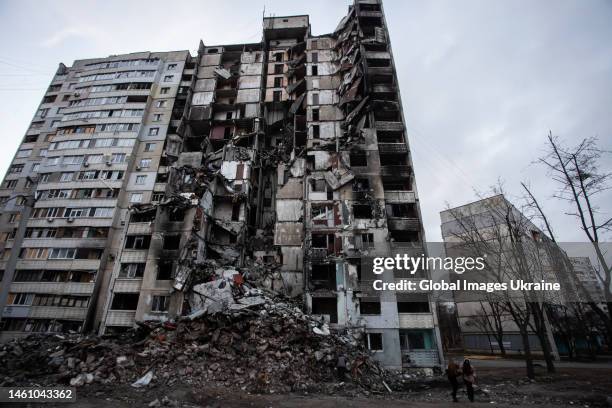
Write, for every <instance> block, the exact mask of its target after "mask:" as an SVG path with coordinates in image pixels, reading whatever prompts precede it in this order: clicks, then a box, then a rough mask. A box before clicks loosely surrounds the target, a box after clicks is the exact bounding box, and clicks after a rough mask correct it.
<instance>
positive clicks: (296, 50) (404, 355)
mask: <svg viewBox="0 0 612 408" xmlns="http://www.w3.org/2000/svg"><path fill="white" fill-rule="evenodd" d="M372 10H378V11H377V12H374V13H373V12H372ZM387 38H388V33H387V29H386V23H385V19H384V14H383V13H382V5H381V4H380V2H377V1H371V0H370V1H366V2H363V3H362V2H360V1H355V2H354V4H353V5H351V6H350V7H349V11H348V14H347V16H345V17H344V18H343V19H342V21H341V22H340V24H339V25H338V28H337V29H336V30H335V31H334V32H333V33H330V34H327V35H322V36H313V35H311V32H310V23H309V19H308V16H290V17H265V18H264V21H263V40H262V42H259V43H252V44H228V45H219V46H208V45H205V44H204V43H203V42H200V44H199V48H198V54H197V56H195V57H192V56H190V55H189V53H188V52H175V53H161V54H150V53H144V54H143V55H146V57H141V56H140V54H130V55H129V56H123V57H121V58H125V59H135V58H147V61H150V60H151V61H158V62H157V63H156V64H153V63H152V62H150V63H147V64H150V65H151V68H150V70H151V72H152V73H151V74H146V75H151V79H150V82H151V87H150V89H147V90H142V91H141V92H140V93H138V95H140V96H141V97H142V98H141V99H138V101H141V102H142V106H141V108H142V110H143V112H146V115H145V116H143V117H144V118H146V119H144V120H138V121H137V120H132V121H131V122H134V126H135V127H134V128H131V129H130V130H131V133H129V134H125V136H124V135H123V134H121V133H120V137H117V139H122V140H123V139H131V140H134V144H133V145H130V143H132V142H118V143H120V145H121V146H128V145H130V147H129V148H123V147H122V148H116V149H115V148H114V147H113V148H112V149H111V150H109V149H105V150H104V153H103V154H106V155H108V154H110V155H111V156H109V157H107V156H104V157H103V158H102V159H96V160H99V161H98V162H95V164H94V163H92V164H91V165H90V166H91V167H89V168H88V169H85V168H83V167H86V165H85V163H84V162H82V163H81V162H78V159H69V160H76V163H77V164H74V165H72V164H71V165H70V166H74V172H75V174H76V175H77V176H78V177H80V175H81V174H82V175H84V176H83V177H85V178H84V180H90V177H92V179H91V180H94V179H95V178H94V177H96V174H97V173H96V172H98V173H101V172H105V173H104V174H105V175H104V180H105V181H104V183H103V185H97V184H96V185H95V188H98V189H105V188H108V186H107V185H106V184H109V185H110V186H111V187H112V189H110V190H108V191H106V190H104V191H102V192H100V194H103V195H105V197H104V200H107V201H104V203H107V202H108V203H111V204H110V205H109V206H108V207H110V208H109V210H108V217H107V220H105V222H103V223H99V221H98V218H96V215H94V214H95V213H96V211H97V207H96V208H94V207H93V204H92V210H91V211H93V212H91V215H90V213H87V214H88V215H89V216H91V217H92V218H78V217H81V216H82V214H84V212H82V211H80V212H79V211H76V210H74V209H72V208H62V209H61V210H62V211H64V212H63V213H62V214H74V216H75V217H77V218H75V221H74V224H71V226H72V225H74V226H79V225H83V226H85V224H84V223H85V222H89V223H90V224H87V228H90V229H93V228H98V227H102V228H108V229H109V232H108V235H107V236H104V237H100V238H98V237H97V235H96V232H93V233H92V234H93V237H92V238H91V240H92V241H91V242H92V243H91V248H92V251H93V250H94V249H95V250H96V251H99V252H100V258H99V259H100V260H99V261H97V263H95V265H94V264H93V263H92V265H91V273H92V274H93V275H92V276H93V277H91V278H90V280H87V278H86V277H83V278H82V280H80V281H79V284H80V285H81V289H80V290H82V291H84V292H85V293H92V294H94V296H96V300H97V301H92V302H90V305H89V306H88V309H87V311H86V314H87V319H85V318H83V319H82V321H81V322H79V323H77V324H75V325H73V326H71V325H67V326H66V327H69V328H71V329H75V328H76V329H78V330H85V327H86V326H88V327H89V329H93V330H97V331H99V332H100V333H109V332H114V331H121V330H124V329H125V328H127V327H131V326H132V325H134V323H135V322H140V321H147V320H156V321H167V320H174V319H177V318H180V317H181V316H183V317H185V316H191V317H193V316H195V315H198V314H202V313H212V312H215V311H218V310H217V309H216V308H218V307H219V304H214V303H215V302H212V303H211V302H210V298H213V299H216V300H218V301H219V302H220V303H221V304H222V305H223V306H224V307H229V308H232V307H234V308H242V307H246V306H245V305H241V304H240V302H234V300H233V298H232V296H231V290H230V289H229V286H224V285H225V283H224V282H226V281H227V282H230V283H231V284H236V285H238V286H240V285H241V283H240V282H241V280H242V279H243V277H244V278H248V279H249V280H254V281H257V282H258V283H259V284H260V285H262V287H264V288H265V289H269V290H273V291H275V292H278V293H281V294H284V295H287V296H291V297H295V298H299V297H302V298H303V300H304V302H303V303H304V307H305V309H306V311H307V312H309V313H312V314H314V315H318V316H319V317H320V318H322V319H325V320H326V321H328V322H329V324H331V325H332V326H334V327H335V328H340V329H342V328H346V329H351V330H352V329H357V330H360V331H362V332H366V333H370V334H371V335H373V336H378V335H380V338H381V344H382V350H377V351H376V353H374V354H375V357H376V358H377V359H379V360H380V361H381V362H382V363H383V364H385V365H387V366H390V367H402V366H415V365H428V366H433V365H436V364H439V344H440V343H439V341H438V339H439V334H438V332H437V325H436V323H435V321H436V316H435V312H433V311H432V312H431V313H427V314H426V316H425V315H423V314H422V313H421V314H419V315H418V316H417V315H414V316H413V315H410V314H404V313H398V309H397V305H396V303H397V302H396V299H395V296H394V295H393V294H389V293H384V294H380V293H373V292H372V290H371V280H372V279H373V275H372V273H371V265H369V264H368V259H369V258H371V257H373V256H391V255H393V254H394V253H396V252H398V251H403V252H408V253H410V254H419V255H420V253H422V252H423V251H424V249H423V240H424V236H423V228H422V222H421V218H420V211H419V208H418V195H417V193H416V185H415V181H414V177H413V172H412V161H411V157H410V151H409V147H408V142H407V139H406V131H405V127H404V123H403V114H402V108H401V100H400V97H399V90H398V85H397V78H396V75H395V69H394V65H393V57H392V53H391V49H390V47H389V44H388V42H387ZM117 58H120V57H112V58H108V59H101V60H95V61H94V62H95V63H98V62H100V63H102V62H104V61H107V60H108V61H111V60H115V59H117ZM88 64H90V62H89V60H87V61H77V62H75V65H74V67H71V68H65V67H64V68H65V70H60V71H61V72H60V71H58V75H57V76H56V78H55V79H54V82H53V84H56V83H57V84H61V85H62V87H63V86H64V85H65V86H66V91H62V92H61V93H60V95H59V96H63V95H64V94H65V95H67V97H68V99H66V101H67V102H65V103H64V102H61V103H60V102H56V103H54V104H51V105H49V107H50V108H52V109H54V108H55V107H56V105H57V106H58V107H59V106H62V107H66V108H67V109H66V110H65V111H64V112H63V115H66V114H70V113H71V112H74V111H78V109H76V108H70V104H71V102H72V101H79V100H87V98H93V96H94V94H92V93H88V92H89V91H90V90H89V88H88V87H89V84H88V83H86V82H85V83H84V84H87V86H86V87H84V88H83V89H82V90H80V88H81V87H83V85H82V84H81V82H80V81H81V79H80V78H82V77H87V78H93V79H94V80H95V79H96V77H95V76H94V77H92V76H91V75H95V74H97V73H98V71H99V69H97V70H93V69H91V68H87V65H88ZM64 71H66V72H64ZM89 71H91V72H89ZM101 72H103V73H106V72H111V71H109V69H108V68H106V69H105V70H103V71H101ZM101 78H106V77H101ZM71 82H75V83H76V84H77V85H76V88H77V90H78V91H79V92H74V91H73V90H71V91H68V90H67V89H68V88H67V87H68V84H69V83H71ZM138 83H144V80H143V79H139V81H138ZM113 84H114V82H113V81H112V80H111V81H96V83H95V85H96V86H97V85H100V86H102V87H104V86H107V85H110V86H113ZM136 86H140V85H136ZM62 89H63V88H62ZM128 89H130V88H128ZM131 92H132V93H131V94H130V95H133V94H134V92H135V91H131ZM73 93H74V94H73ZM77 93H79V96H77ZM100 96H104V94H103V93H102V94H100ZM96 97H97V95H96ZM128 102H129V100H128ZM85 103H86V102H85ZM65 105H66V106H65ZM45 106H47V105H45ZM126 109H127V108H126ZM50 116H52V119H58V120H61V125H60V126H59V127H58V128H57V129H51V128H44V129H43V130H44V132H43V133H44V134H45V135H46V134H50V135H52V138H50V140H51V142H52V143H54V142H60V141H63V140H67V139H70V140H73V139H75V138H76V137H75V134H77V133H78V134H83V135H86V136H87V139H98V138H106V137H115V136H109V133H108V132H106V133H105V129H104V128H103V127H104V125H103V124H102V123H103V121H100V124H99V125H98V124H97V123H98V120H96V119H90V120H89V122H87V123H81V122H78V121H76V122H75V121H64V119H66V118H63V119H62V114H56V112H55V111H52V112H51V115H50ZM56 116H57V118H56ZM71 117H72V116H71ZM37 120H38V119H37ZM47 122H49V123H50V121H49V120H48V119H47V120H46V122H45V126H46V125H47V124H48V123H47ZM90 125H93V126H94V127H93V128H91V130H88V129H90V128H89V127H88V126H90ZM126 126H127V125H126ZM138 126H139V127H138ZM64 129H75V130H74V134H73V133H70V135H71V136H70V137H69V138H67V137H66V135H63V134H62V135H61V136H60V131H62V130H64ZM110 130H111V133H110V135H113V134H114V133H112V129H110ZM39 133H41V131H40V130H36V129H34V128H32V129H30V130H29V131H28V135H38V134H39ZM30 139H31V138H29V139H28V140H30ZM42 139H43V136H42V134H41V137H40V140H41V142H37V143H36V144H35V145H34V146H35V147H37V148H38V147H39V145H40V147H41V148H47V145H48V142H42ZM45 140H47V139H45ZM88 142H89V141H88ZM28 143H29V142H28ZM92 143H95V142H92ZM104 143H107V142H100V144H101V145H103V144H104ZM113 143H116V142H113ZM123 143H124V144H123ZM43 145H44V146H43ZM55 153H56V152H55V151H53V153H52V150H51V149H49V153H48V154H47V158H46V159H45V158H42V157H41V158H40V162H41V163H40V168H39V169H38V170H32V169H31V167H32V166H31V165H33V164H34V163H33V162H34V161H36V160H38V157H36V158H34V156H33V157H32V159H29V158H28V159H21V158H16V159H15V163H16V164H19V163H24V164H26V165H27V166H26V170H27V171H26V173H24V175H25V174H27V175H28V176H32V177H40V176H42V175H43V174H41V173H44V177H45V178H44V181H38V183H37V184H36V183H35V184H34V189H33V190H32V187H31V186H30V187H27V188H29V189H30V190H28V191H32V192H33V193H34V192H36V197H38V196H39V195H41V194H42V195H44V194H52V196H53V197H55V195H59V196H61V195H62V194H64V193H62V192H61V191H59V190H61V189H64V188H65V187H64V185H65V186H67V187H73V186H71V185H69V184H62V186H61V187H60V186H59V185H57V186H56V184H54V183H59V180H60V178H64V177H68V176H64V173H65V172H67V171H72V169H73V168H72V167H70V168H68V170H64V169H62V170H61V171H60V170H59V169H56V168H53V167H48V166H52V164H48V163H47V162H50V161H51V158H52V157H54V156H56V154H55ZM101 153H102V152H101ZM123 153H124V154H125V158H123V157H122V156H113V155H114V154H119V155H120V154H123ZM41 156H42V155H41ZM53 160H57V159H53ZM121 160H124V161H121ZM98 163H99V164H98ZM107 163H109V164H107ZM90 170H93V171H94V173H91V171H90ZM109 170H111V171H117V172H120V176H121V177H119V173H117V174H114V173H112V172H111V173H109V172H108V171H109ZM90 173H91V174H90ZM113 177H115V178H113ZM13 179H15V180H18V181H19V184H18V187H17V190H15V191H10V190H6V189H4V191H6V192H7V194H9V195H13V196H14V195H15V194H17V191H22V190H23V191H26V190H25V189H26V187H25V181H23V182H22V180H23V177H21V176H16V175H13V174H9V175H7V178H6V180H7V181H10V180H13ZM79 180H81V179H79ZM85 183H93V181H92V182H89V181H80V184H85ZM5 184H6V181H5ZM5 184H3V187H5ZM46 184H53V185H52V186H51V185H46ZM92 187H94V185H93V184H92ZM75 188H76V186H75ZM113 189H116V190H113ZM51 191H53V193H49V192H51ZM85 194H90V193H85ZM32 201H33V202H34V200H32ZM79 202H80V203H84V201H79ZM43 203H44V200H38V201H35V202H34V204H33V208H31V211H33V212H34V213H36V218H32V217H31V216H29V215H28V213H27V212H25V213H24V212H22V214H24V215H22V217H24V218H25V220H23V221H19V220H17V221H15V220H14V219H13V218H15V219H16V218H17V216H15V217H12V218H11V220H13V221H11V222H12V224H11V222H7V221H9V216H10V214H17V213H19V212H20V210H21V209H20V208H17V207H15V205H14V204H12V203H11V202H8V203H7V204H5V210H4V213H3V218H2V225H1V226H2V228H3V230H4V231H6V232H8V233H11V231H15V236H16V241H15V244H13V249H12V251H11V250H10V249H9V248H8V247H7V249H5V253H7V252H6V251H11V252H10V255H8V256H5V257H4V259H3V260H2V261H1V262H2V263H3V264H4V266H3V268H2V269H5V273H4V283H3V293H4V297H2V298H0V300H2V302H6V300H5V299H6V298H7V296H8V293H9V289H7V288H11V287H12V286H11V282H12V280H13V276H14V275H15V271H17V272H19V271H20V270H21V269H24V268H25V266H22V267H21V268H20V265H21V264H22V263H23V262H24V260H23V259H20V258H18V253H16V249H17V248H20V246H23V248H27V247H28V245H26V244H27V242H28V239H24V238H23V237H24V234H26V232H27V230H26V227H27V228H28V231H29V229H32V228H39V229H40V230H41V231H37V232H36V233H37V234H38V233H46V232H44V231H43V230H44V229H49V227H52V228H53V229H55V228H56V227H59V228H57V229H58V230H59V229H61V228H66V227H67V225H68V224H65V223H69V222H73V221H70V217H71V216H68V217H67V218H66V217H63V218H61V219H56V218H58V217H62V215H55V214H56V212H55V211H56V210H48V209H47V208H46V205H45V204H43ZM407 204H410V205H411V207H410V211H408V210H406V208H405V207H402V206H403V205H407ZM71 205H72V204H71ZM100 206H101V205H100ZM390 206H391V207H390ZM393 206H399V207H393ZM74 207H78V206H77V205H76V204H75V205H74ZM113 210H114V213H113V214H111V212H113ZM58 211H59V210H58ZM101 213H102V214H106V213H105V212H104V211H102V212H101ZM5 218H6V220H5ZM47 218H49V220H51V221H47ZM93 221H96V222H98V224H91V223H92V222H93ZM15 222H17V224H15ZM47 223H49V224H47ZM26 224H27V225H26ZM110 227H112V228H110ZM88 231H89V230H88ZM407 232H408V233H407ZM28 233H30V232H28ZM82 233H84V232H82ZM87 233H88V234H89V232H87ZM94 241H95V242H94ZM5 245H6V244H5ZM58 245H59V244H58ZM13 253H14V254H13ZM93 253H95V251H94V252H93ZM92 256H94V255H92ZM90 259H91V258H87V259H83V260H79V262H81V261H82V262H81V264H82V265H81V266H82V267H79V268H80V269H84V267H85V266H86V265H89V264H85V262H89V261H90ZM74 264H75V265H76V266H75V267H74V268H77V266H78V263H77V261H76V260H75V261H74ZM52 265H53V262H49V263H48V265H47V266H45V267H49V266H51V267H52ZM88 267H89V266H88ZM32 268H33V266H32ZM368 268H369V269H370V270H368ZM44 272H46V271H44ZM42 273H43V271H41V274H42ZM22 274H23V273H22ZM236 279H238V280H239V281H240V282H238V281H235V280H236ZM383 279H385V280H393V279H394V277H393V276H392V274H390V275H389V276H383ZM24 290H25V289H24ZM12 291H13V289H11V293H13V292H12ZM35 296H36V295H35ZM207 299H208V300H207ZM225 301H227V302H225ZM2 302H0V306H4V303H2ZM224 302H225V303H224ZM226 303H227V304H226ZM6 313H7V312H5V317H6V316H7V315H6ZM8 314H9V315H8V317H9V318H11V319H21V318H22V317H17V316H18V315H19V314H20V310H19V309H17V310H15V307H12V308H9V312H8ZM22 314H23V313H22ZM11 316H12V317H11ZM24 320H27V313H26V317H25V319H24ZM432 322H433V324H432ZM24 327H25V326H24ZM405 330H410V331H412V332H413V333H417V334H419V335H421V336H423V337H426V338H428V339H436V340H435V341H433V342H428V343H427V344H429V345H430V347H427V348H426V349H423V348H422V345H421V348H419V347H417V346H416V345H413V346H412V347H411V345H410V344H409V341H408V342H407V341H404V340H402V339H403V337H402V335H404V334H405ZM2 333H3V334H2V335H3V336H12V335H15V333H10V334H6V332H2Z"/></svg>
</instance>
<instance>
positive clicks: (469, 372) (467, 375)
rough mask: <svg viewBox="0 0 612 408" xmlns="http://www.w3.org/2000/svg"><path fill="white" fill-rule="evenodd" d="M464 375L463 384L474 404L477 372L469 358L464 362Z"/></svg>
mask: <svg viewBox="0 0 612 408" xmlns="http://www.w3.org/2000/svg"><path fill="white" fill-rule="evenodd" d="M461 371H462V373H463V382H464V383H465V388H466V390H467V395H468V399H469V400H470V401H471V402H474V383H475V382H476V371H475V370H474V366H472V363H471V362H470V360H468V359H467V358H466V359H465V360H464V361H463V367H462V369H461Z"/></svg>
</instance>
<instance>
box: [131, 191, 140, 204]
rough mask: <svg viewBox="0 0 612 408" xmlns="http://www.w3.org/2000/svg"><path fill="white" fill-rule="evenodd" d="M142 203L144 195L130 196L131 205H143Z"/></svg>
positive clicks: (133, 194) (135, 194)
mask: <svg viewBox="0 0 612 408" xmlns="http://www.w3.org/2000/svg"><path fill="white" fill-rule="evenodd" d="M141 202H142V193H132V195H131V196H130V203H141Z"/></svg>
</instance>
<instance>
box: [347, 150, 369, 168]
mask: <svg viewBox="0 0 612 408" xmlns="http://www.w3.org/2000/svg"><path fill="white" fill-rule="evenodd" d="M349 161H350V165H351V167H367V166H368V155H367V154H366V152H351V154H350V156H349Z"/></svg>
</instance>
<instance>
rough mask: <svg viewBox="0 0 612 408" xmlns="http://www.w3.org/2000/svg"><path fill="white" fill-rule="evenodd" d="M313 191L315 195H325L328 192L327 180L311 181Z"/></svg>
mask: <svg viewBox="0 0 612 408" xmlns="http://www.w3.org/2000/svg"><path fill="white" fill-rule="evenodd" d="M310 185H311V187H312V191H313V192H315V193H325V192H326V191H327V183H326V182H325V180H312V179H311V180H310Z"/></svg>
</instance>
